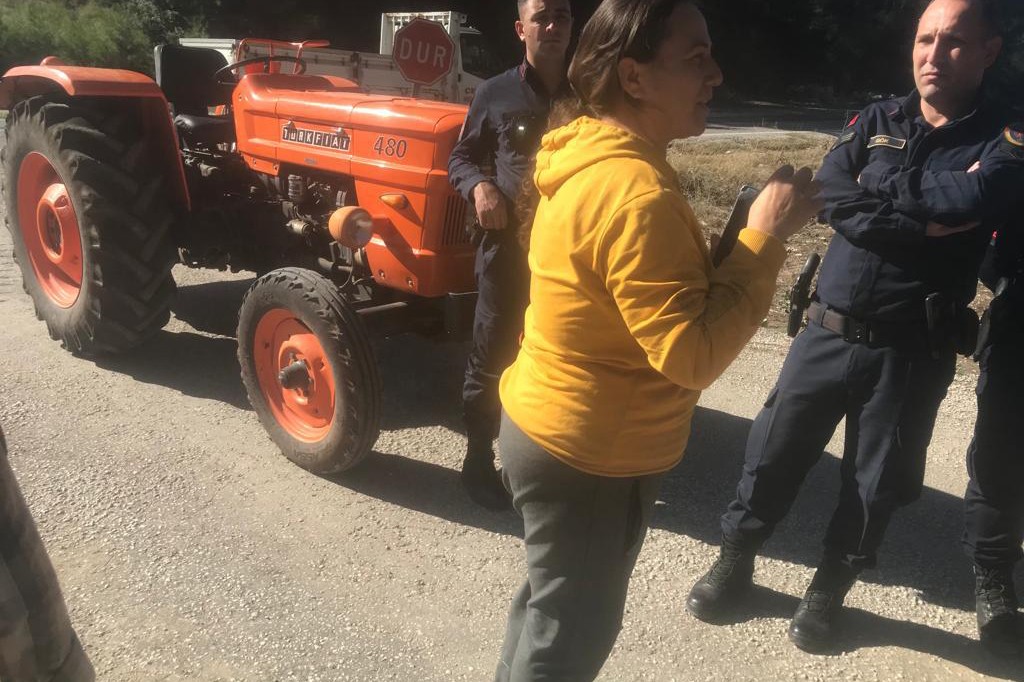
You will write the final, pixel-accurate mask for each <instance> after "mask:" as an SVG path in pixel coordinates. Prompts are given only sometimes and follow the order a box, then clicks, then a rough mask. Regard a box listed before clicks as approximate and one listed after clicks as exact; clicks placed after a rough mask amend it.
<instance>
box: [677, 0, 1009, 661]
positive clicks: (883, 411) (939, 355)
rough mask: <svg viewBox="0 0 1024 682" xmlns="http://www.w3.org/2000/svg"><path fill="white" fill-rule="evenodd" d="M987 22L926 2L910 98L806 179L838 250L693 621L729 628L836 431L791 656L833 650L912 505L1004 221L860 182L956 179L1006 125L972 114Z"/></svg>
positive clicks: (988, 60)
mask: <svg viewBox="0 0 1024 682" xmlns="http://www.w3.org/2000/svg"><path fill="white" fill-rule="evenodd" d="M990 11H991V10H990V7H989V5H988V3H987V2H985V1H984V0H933V2H931V3H930V4H929V5H928V7H927V8H926V10H925V11H924V13H923V14H922V16H921V18H920V21H919V24H918V30H917V36H916V38H915V45H914V56H913V66H914V78H915V83H916V85H917V88H916V91H915V92H914V93H912V94H911V95H910V96H908V97H906V98H904V99H900V100H895V101H890V102H885V103H880V104H876V105H872V106H870V107H868V108H867V109H865V110H864V111H863V112H862V113H861V114H860V115H859V116H857V117H855V118H854V120H853V121H851V122H850V124H849V126H848V127H847V129H846V130H845V131H844V133H843V134H842V135H841V136H840V137H839V139H838V140H837V142H836V144H835V146H834V147H833V149H832V151H831V152H829V154H828V155H827V156H826V157H825V160H824V162H823V164H822V168H821V170H820V172H819V174H818V178H817V179H818V181H819V182H820V183H821V184H822V187H823V196H824V198H825V201H826V208H825V210H824V211H823V217H824V219H825V220H826V221H827V222H828V223H829V224H830V225H831V226H832V227H833V228H834V230H835V235H834V236H833V238H832V242H831V244H830V246H829V249H828V253H827V255H826V258H825V261H824V266H823V269H822V272H821V275H820V277H819V281H818V291H817V295H816V300H815V301H814V302H813V303H812V305H811V307H810V309H809V311H808V320H809V324H808V327H807V329H806V330H805V331H804V332H803V333H802V334H800V335H799V336H798V337H797V339H796V340H795V341H794V342H793V345H792V347H791V349H790V352H789V355H788V356H787V358H786V361H785V364H784V366H783V369H782V373H781V375H780V376H779V380H778V383H777V384H776V386H775V388H774V389H773V390H772V392H771V394H770V395H769V396H768V399H767V400H766V402H765V405H764V409H762V411H761V412H760V414H759V415H758V417H757V418H756V420H755V421H754V424H753V426H752V428H751V432H750V435H749V438H748V441H747V450H746V457H745V464H744V468H743V473H742V476H741V479H740V482H739V485H738V488H737V496H736V499H735V500H734V501H733V502H732V503H731V504H730V505H729V508H728V510H727V511H726V513H725V515H724V516H723V517H722V532H723V543H722V550H721V555H720V557H719V559H718V561H717V562H716V563H715V565H714V566H713V567H712V568H711V570H710V571H709V572H708V573H707V574H705V575H704V576H703V577H702V578H701V579H700V580H699V581H698V582H697V584H696V585H694V587H693V589H692V590H691V592H690V595H689V598H688V600H687V608H688V610H690V612H691V613H693V614H694V615H696V616H697V617H698V618H702V619H705V620H714V619H716V618H718V617H721V616H723V615H725V614H726V613H727V612H728V609H729V607H730V606H733V605H735V604H736V603H737V600H738V598H739V597H740V596H741V595H742V594H743V593H744V592H745V590H746V588H748V587H749V586H750V585H751V580H752V574H753V566H754V557H755V555H756V553H757V551H758V550H759V549H760V547H761V545H762V544H763V543H764V542H765V541H766V540H767V539H768V538H769V537H770V535H771V533H772V532H773V530H774V528H775V526H776V525H777V524H778V523H779V522H780V521H781V520H782V519H783V518H784V517H785V515H786V513H787V512H788V511H789V508H790V506H791V504H792V502H793V500H794V498H795V497H796V494H797V492H798V490H799V487H800V485H801V483H802V482H803V480H804V477H805V476H806V474H807V472H808V471H809V469H810V468H811V467H812V466H813V465H814V463H815V462H816V461H817V460H818V459H819V457H820V456H821V454H822V452H823V450H824V448H825V446H826V444H827V443H828V441H829V439H830V438H831V436H832V434H833V432H834V430H835V428H836V426H837V425H838V424H839V422H840V420H842V419H843V418H844V417H845V418H846V424H847V426H846V438H845V448H844V452H843V462H842V466H841V468H840V471H841V491H840V495H839V501H838V505H837V508H836V510H835V513H834V514H833V516H832V520H831V523H830V524H829V527H828V531H827V533H826V537H825V540H824V545H825V551H824V556H823V558H822V560H821V563H820V564H819V566H818V569H817V571H816V572H815V575H814V578H813V580H812V581H811V584H810V586H809V587H808V589H807V591H806V593H805V595H804V598H803V600H802V601H801V603H800V606H799V607H798V609H797V611H796V614H795V615H794V617H793V622H792V624H791V626H790V630H789V635H790V638H791V639H792V640H793V642H794V643H795V644H796V645H797V646H799V647H801V648H803V649H806V650H810V651H817V650H821V649H823V648H826V647H827V646H828V645H829V644H830V643H831V639H832V622H833V618H834V616H835V614H836V613H837V612H838V611H839V609H840V607H841V606H842V602H843V599H844V598H845V596H846V593H847V591H848V590H849V589H850V587H851V586H852V584H853V583H854V582H855V580H856V577H857V575H858V574H859V573H860V571H861V570H862V569H863V568H866V567H871V566H873V565H874V564H875V558H876V551H877V549H878V546H879V544H880V543H881V540H882V536H883V534H884V531H885V528H886V526H887V525H888V522H889V520H890V518H891V515H892V513H893V512H894V511H895V510H896V509H897V508H898V507H900V506H902V505H905V504H908V503H910V502H912V501H913V500H915V499H916V498H917V497H918V496H919V495H920V492H921V488H922V486H923V479H924V462H925V454H926V451H927V446H928V442H929V440H930V439H931V433H932V427H933V425H934V421H935V416H936V413H937V411H938V407H939V404H940V402H941V401H942V399H943V398H944V396H945V394H946V389H947V388H948V386H949V383H950V382H951V381H952V378H953V373H954V366H955V354H956V351H957V350H960V351H961V352H966V351H968V350H969V347H970V346H971V341H972V336H971V332H972V331H973V330H972V327H971V323H972V320H971V317H970V312H969V310H968V308H967V304H968V303H970V301H971V300H972V299H973V297H974V294H975V291H976V285H977V284H976V283H977V274H978V268H979V265H980V263H981V260H982V257H983V254H984V250H985V246H986V243H987V241H988V235H990V234H991V232H992V225H994V224H996V223H997V222H998V220H999V219H1000V217H999V216H995V215H976V216H961V217H960V219H959V220H957V221H949V223H948V224H944V223H941V222H940V220H939V219H940V218H943V219H946V216H940V215H922V214H915V213H914V212H912V211H907V210H905V208H904V207H901V206H900V205H898V204H897V203H896V202H894V201H893V200H892V199H890V198H888V197H886V196H885V195H884V193H883V192H881V191H880V190H879V189H878V188H875V191H871V188H870V187H865V186H862V185H861V184H859V183H858V179H859V178H861V177H862V175H864V173H865V171H866V172H867V176H868V178H867V179H868V180H871V179H872V177H874V176H873V175H872V173H875V174H876V175H877V174H878V169H880V168H881V169H886V168H889V167H890V166H896V167H899V168H901V169H906V170H907V171H908V172H910V171H913V170H914V169H918V170H928V171H960V172H963V171H966V170H968V169H970V168H972V167H974V166H975V164H977V163H978V162H979V161H980V160H981V159H982V158H983V157H984V156H985V155H986V154H988V153H991V152H992V149H993V147H994V145H995V144H996V143H995V142H994V140H996V139H997V134H998V133H999V132H1000V131H1002V129H1003V127H1004V126H1005V124H1006V120H1005V114H1003V112H1001V111H998V110H993V109H992V108H989V107H987V106H986V105H985V104H984V103H983V101H982V80H983V78H984V74H985V72H986V71H987V69H988V67H989V66H991V65H992V63H993V62H994V61H995V59H996V57H997V55H998V53H999V50H1000V47H1001V40H1000V38H999V37H998V35H997V26H998V25H999V24H998V22H997V21H996V20H995V18H994V17H993V16H992V15H991V13H990ZM882 175H885V179H886V180H892V178H891V177H888V175H886V174H884V173H882ZM901 177H903V176H901ZM974 187H975V189H976V188H977V185H974ZM969 189H970V186H966V185H965V187H964V188H963V191H965V192H967V191H969ZM969 199H970V197H967V196H964V197H962V201H961V203H964V204H966V203H968V200H969ZM978 223H981V224H980V225H978ZM974 322H975V324H976V318H975V320H974Z"/></svg>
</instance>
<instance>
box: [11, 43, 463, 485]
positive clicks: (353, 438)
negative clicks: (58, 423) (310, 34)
mask: <svg viewBox="0 0 1024 682" xmlns="http://www.w3.org/2000/svg"><path fill="white" fill-rule="evenodd" d="M155 58H156V80H155V81H154V80H152V79H150V78H149V77H147V76H144V75H142V74H138V73H134V72H130V71H122V70H116V69H99V68H90V67H80V66H66V65H64V64H62V63H61V62H60V61H59V60H57V59H55V58H52V57H49V58H47V59H45V60H43V63H42V64H40V65H38V66H23V67H16V68H13V69H11V70H10V71H8V72H7V73H6V74H5V75H4V77H3V79H2V80H0V108H2V109H9V110H10V113H9V117H8V120H7V143H6V146H5V147H4V149H3V158H2V173H0V177H2V183H3V190H2V191H3V201H4V209H5V221H6V227H7V229H8V230H9V231H10V232H11V235H12V238H13V242H14V255H15V259H16V260H17V262H18V264H19V266H20V268H21V273H22V279H23V282H24V287H25V291H26V292H27V293H28V294H29V296H31V298H32V301H33V303H34V306H35V312H36V315H37V317H39V318H40V319H41V320H43V321H44V322H45V323H46V327H47V329H48V330H49V333H50V336H51V337H53V338H54V339H55V340H58V341H60V342H61V344H62V345H63V346H64V347H65V348H67V349H68V350H69V351H71V352H72V353H75V354H78V355H82V356H95V355H99V354H104V353H118V352H121V351H125V350H127V349H130V348H133V347H135V346H137V345H138V344H140V343H142V342H143V341H145V340H146V339H147V338H148V337H150V336H151V335H153V334H154V333H156V332H157V331H158V330H159V329H161V328H162V327H163V326H164V325H165V324H166V323H167V321H168V319H169V316H170V308H171V302H172V299H173V297H174V295H175V283H174V279H173V277H172V272H171V270H172V267H173V266H174V265H175V264H177V263H179V262H180V263H183V264H185V265H187V266H190V267H197V268H215V269H221V270H224V269H227V268H230V269H232V270H233V271H238V270H247V271H253V272H255V273H256V274H257V275H258V278H257V279H256V281H255V282H254V283H253V285H252V286H251V287H250V289H249V291H248V292H247V294H246V295H245V298H244V300H243V302H242V306H241V310H240V311H239V316H238V330H237V332H238V334H237V338H238V361H239V364H240V367H241V375H242V380H243V382H244V384H245V387H246V390H247V392H248V395H249V400H250V402H251V403H252V406H253V408H254V409H255V411H256V413H257V415H258V416H259V418H260V421H261V422H262V423H263V425H264V427H265V428H266V429H267V431H268V432H269V434H270V436H271V437H272V438H273V440H274V441H275V443H276V444H277V445H278V446H279V447H280V448H281V450H282V451H283V452H284V454H285V455H286V456H288V457H289V458H290V459H291V460H292V461H294V462H295V463H297V464H298V465H299V466H302V467H304V468H306V469H309V470H310V471H313V472H316V473H321V474H323V473H333V472H338V471H342V470H344V469H347V468H349V467H351V466H353V465H354V464H356V463H357V462H358V461H359V460H360V459H362V458H363V457H364V456H365V455H366V454H367V453H368V452H369V451H370V449H371V448H372V447H373V444H374V442H375V441H376V439H377V436H378V433H379V429H380V419H381V384H380V378H379V375H378V369H377V364H376V360H375V357H374V349H373V344H372V339H373V338H374V337H375V336H377V335H381V334H391V333H400V332H409V331H415V332H419V333H423V334H428V335H439V336H442V335H458V334H460V333H462V331H463V330H464V329H465V328H466V327H467V321H469V320H471V317H472V306H473V302H474V294H473V288H474V284H473V248H472V245H471V244H470V243H469V238H468V236H467V233H466V229H465V221H466V205H465V202H463V201H462V199H461V198H460V197H458V196H457V195H456V194H454V193H453V192H452V190H451V188H450V186H449V183H448V177H447V172H446V168H447V160H448V155H449V153H450V152H451V149H452V147H453V146H454V144H455V142H456V139H457V137H458V135H459V131H460V129H461V126H462V122H463V119H464V117H465V113H466V108H465V107H464V106H462V105H457V104H445V103H440V102H427V101H421V100H416V99H411V98H395V97H390V96H374V95H367V94H365V93H363V92H361V90H360V88H359V87H358V85H357V84H356V83H354V82H352V81H349V80H345V79H341V78H336V77H332V76H312V75H305V73H304V71H305V62H304V61H303V59H302V58H301V50H300V53H299V55H296V56H285V55H280V56H269V57H258V58H255V59H248V60H243V61H239V62H235V63H233V64H228V63H227V60H226V59H225V58H224V57H223V56H222V55H221V54H220V53H219V52H217V51H215V50H208V49H203V48H194V47H182V46H177V45H164V46H160V47H158V48H157V49H156V51H155ZM282 65H283V66H284V68H282ZM285 71H290V72H291V73H285ZM211 112H217V113H216V114H214V113H211Z"/></svg>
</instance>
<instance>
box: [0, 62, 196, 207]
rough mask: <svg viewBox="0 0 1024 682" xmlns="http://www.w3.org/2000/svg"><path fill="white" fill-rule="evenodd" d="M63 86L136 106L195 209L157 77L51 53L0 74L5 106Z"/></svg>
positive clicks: (184, 201) (71, 93) (182, 200)
mask: <svg viewBox="0 0 1024 682" xmlns="http://www.w3.org/2000/svg"><path fill="white" fill-rule="evenodd" d="M61 91H63V92H64V93H65V94H66V95H67V96H68V97H71V98H75V97H116V98H118V99H123V100H125V101H126V104H129V105H131V106H134V107H135V108H136V110H137V112H138V115H139V117H140V119H141V121H142V127H143V130H145V132H146V135H147V136H148V137H149V139H150V140H151V141H152V142H153V150H154V152H155V153H156V154H157V158H158V159H159V163H160V164H161V165H163V166H164V168H165V170H166V176H165V177H166V178H167V179H168V182H170V183H171V184H172V185H173V192H172V196H173V197H174V200H175V203H176V204H177V205H178V207H179V208H181V209H182V210H184V211H188V210H189V208H190V206H191V199H190V197H189V193H188V186H187V185H186V183H185V168H184V166H183V165H182V162H181V154H180V152H179V145H178V133H177V131H176V130H175V128H174V123H173V121H171V115H170V110H169V109H168V105H167V98H165V97H164V93H163V91H162V90H161V89H160V86H159V85H157V84H156V82H155V81H154V80H153V79H152V78H150V77H149V76H145V75H143V74H141V73H136V72H134V71H125V70H123V69H100V68H95V67H90V66H66V65H64V64H61V63H60V61H59V60H57V59H55V58H53V57H47V58H46V59H44V60H43V63H42V64H40V65H39V66H16V67H14V68H12V69H10V70H9V71H8V72H7V73H5V74H4V76H3V78H0V109H10V108H11V107H13V106H14V105H15V104H16V103H17V102H19V101H21V100H23V99H25V98H27V97H34V96H35V95H42V94H46V93H52V92H61Z"/></svg>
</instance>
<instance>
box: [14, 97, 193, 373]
mask: <svg viewBox="0 0 1024 682" xmlns="http://www.w3.org/2000/svg"><path fill="white" fill-rule="evenodd" d="M131 112H132V108H131V107H129V106H126V105H125V103H124V102H121V101H118V100H106V101H104V100H103V99H102V98H96V99H90V100H84V101H83V100H68V101H63V100H62V99H60V98H58V97H56V96H48V95H42V96H36V97H31V98H29V99H26V100H23V101H21V102H19V103H18V104H17V105H15V107H14V108H13V110H12V111H11V115H10V118H9V119H8V121H7V145H6V146H5V147H4V149H3V151H2V158H0V183H2V185H3V187H2V193H3V201H4V208H5V211H4V221H5V223H6V224H7V229H8V230H9V231H10V233H11V237H12V240H13V242H14V257H15V259H16V260H17V262H18V264H19V266H20V267H21V274H22V283H23V286H24V288H25V291H26V292H27V293H28V294H29V296H31V297H32V302H33V304H34V305H35V312H36V317H38V318H39V319H41V320H43V321H44V322H45V323H46V327H47V329H48V330H49V333H50V336H51V337H52V338H53V339H55V340H59V341H60V342H61V344H62V345H63V346H64V347H65V348H67V349H68V350H70V351H71V352H72V353H75V354H81V355H94V354H97V353H107V352H120V351H124V350H127V349H129V348H132V347H134V346H136V345H138V344H139V343H141V342H142V341H144V340H145V339H146V338H148V337H149V336H151V335H152V334H154V333H156V332H157V331H158V330H159V329H160V328H161V327H163V326H164V325H165V324H166V323H167V320H168V318H169V316H170V305H171V300H172V298H173V297H174V293H175V286H174V279H173V278H172V277H171V267H172V266H173V265H174V263H175V262H176V261H177V252H176V250H175V246H174V243H173V241H172V239H171V229H172V226H173V224H174V214H173V212H172V211H171V209H170V204H169V201H168V199H167V196H166V194H165V190H164V187H163V181H164V173H163V172H161V169H159V168H154V167H153V161H152V159H153V155H152V154H150V153H149V145H148V144H147V143H146V140H145V137H144V135H143V132H142V130H141V129H140V127H139V125H138V122H137V121H136V120H135V118H134V117H133V116H132V114H131Z"/></svg>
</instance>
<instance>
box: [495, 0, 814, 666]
mask: <svg viewBox="0 0 1024 682" xmlns="http://www.w3.org/2000/svg"><path fill="white" fill-rule="evenodd" d="M569 81H570V83H571V84H572V87H573V91H574V93H575V95H576V96H577V97H578V99H579V111H580V112H583V113H584V114H585V115H582V116H580V117H579V118H576V119H575V120H573V121H572V122H571V123H569V124H568V125H565V126H563V127H560V128H557V129H555V130H552V131H551V132H549V133H548V134H547V135H546V136H545V138H544V141H543V144H542V147H541V150H540V151H539V153H538V155H537V162H536V172H535V175H534V181H535V184H536V189H537V190H538V191H539V201H538V203H537V206H536V214H535V218H534V220H533V223H532V231H531V234H530V243H529V263H530V272H531V276H532V280H531V287H530V307H529V309H528V310H527V312H526V324H525V333H524V337H523V342H522V347H521V349H520V351H519V355H518V358H517V359H516V361H515V363H514V364H513V365H512V366H511V367H510V368H509V369H508V370H507V371H506V372H505V374H504V375H503V376H502V379H501V401H502V405H503V407H504V414H503V417H502V425H501V436H500V447H501V458H502V463H503V465H504V470H503V471H504V474H503V475H504V481H505V485H506V487H507V488H508V490H509V492H510V493H511V494H512V497H513V503H514V506H515V508H516V510H517V511H518V512H519V513H520V514H521V515H522V516H523V519H524V526H525V543H526V556H527V564H528V568H527V580H526V581H525V583H524V584H523V586H522V588H521V589H520V590H519V592H518V593H517V594H516V596H515V597H514V599H513V602H512V606H511V611H510V613H509V619H508V628H507V632H506V635H505V643H504V646H503V650H502V654H501V662H500V663H499V665H498V669H497V673H496V679H498V680H515V681H517V682H519V681H523V680H559V681H560V682H566V681H570V680H571V681H576V680H591V679H593V678H594V677H596V675H597V673H598V672H599V670H600V668H601V666H602V665H603V663H604V661H605V659H606V658H607V656H608V654H609V652H610V651H611V648H612V645H613V644H614V642H615V638H616V637H617V635H618V632H619V629H620V627H621V623H622V612H623V607H624V604H625V599H626V590H627V587H628V584H629V577H630V574H631V573H632V570H633V565H634V563H635V561H636V558H637V555H638V553H639V551H640V546H641V545H642V544H643V539H644V536H645V535H646V531H647V527H648V524H649V520H650V515H651V511H652V509H653V508H654V502H655V498H656V495H657V492H658V489H659V486H660V483H661V479H662V476H663V475H664V473H665V472H666V471H668V470H669V469H671V468H672V467H673V466H674V465H675V464H676V463H677V462H678V461H679V460H680V458H681V457H682V453H683V450H684V448H685V446H686V440H687V438H688V436H689V429H690V419H691V417H692V415H693V410H694V406H695V405H696V403H697V398H698V397H699V396H700V391H701V390H702V389H704V388H706V387H707V386H709V385H710V384H711V383H712V382H713V381H714V380H715V379H716V378H717V377H718V376H719V375H720V374H721V373H722V372H723V371H724V370H725V368H726V367H727V366H728V365H729V363H731V362H732V361H733V360H734V359H735V358H736V356H737V355H738V354H739V352H740V350H741V349H742V348H743V346H744V345H745V344H746V343H747V341H748V340H749V339H750V337H751V336H753V334H754V331H755V330H756V329H757V327H758V325H759V324H760V322H761V320H762V319H764V316H765V314H766V313H767V311H768V306H769V304H770V301H771V298H772V293H773V292H774V288H775V280H776V277H777V275H778V271H779V268H780V267H781V265H782V262H783V260H784V258H785V249H784V247H783V242H784V241H785V239H787V238H788V237H789V236H790V235H791V234H793V233H794V232H796V231H797V230H798V229H799V228H800V227H801V226H802V225H804V224H805V223H806V222H807V220H808V219H809V218H810V217H811V216H812V215H813V214H814V212H815V210H816V209H817V208H818V206H819V204H818V203H817V199H816V197H815V195H816V194H817V188H816V186H815V185H814V183H812V182H811V173H810V171H809V170H808V169H806V168H803V169H800V171H798V172H796V173H794V171H793V169H792V168H783V169H780V170H779V171H777V172H776V174H775V175H774V176H773V178H772V180H770V181H769V182H768V183H767V185H766V187H765V188H764V190H763V191H762V192H761V195H760V197H759V198H758V200H757V201H756V202H755V204H754V206H753V207H752V209H751V212H750V217H749V220H748V225H747V227H746V229H744V230H742V231H741V232H740V235H739V241H738V243H737V244H736V246H735V248H734V249H733V251H732V253H731V255H729V257H728V258H726V260H725V261H724V262H723V263H722V264H721V265H720V266H719V267H718V268H714V267H713V266H712V264H711V258H710V255H709V252H708V248H707V245H706V243H705V241H704V238H703V236H702V234H701V230H700V226H699V224H698V223H697V220H696V219H695V218H694V215H693V212H692V211H691V209H690V207H689V205H688V204H687V203H686V199H685V198H683V196H682V194H681V193H680V190H679V187H678V183H677V180H676V175H675V172H674V171H673V170H672V168H671V167H670V166H669V164H668V163H667V162H666V159H665V154H666V149H667V147H668V144H669V142H670V141H671V140H673V139H676V138H683V137H690V136H694V135H699V134H700V133H702V132H703V130H704V127H705V123H706V117H707V112H708V102H709V101H710V100H711V95H712V90H713V89H714V88H715V87H716V86H717V85H719V84H720V83H721V81H722V74H721V71H720V70H719V68H718V65H717V64H716V63H715V60H714V59H713V58H712V56H711V40H710V38H709V37H708V30H707V26H706V24H705V22H704V18H703V16H702V15H701V13H700V11H699V10H698V9H697V8H696V7H695V6H694V5H693V4H691V3H690V2H688V1H687V0H604V2H602V4H601V6H600V7H599V8H598V9H597V11H596V13H595V14H594V16H593V18H592V19H591V20H590V21H589V22H588V23H587V25H586V27H585V28H584V29H583V33H582V35H581V37H580V44H579V47H578V49H577V53H576V56H575V58H574V59H573V62H572V65H571V66H570V68H569Z"/></svg>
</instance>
